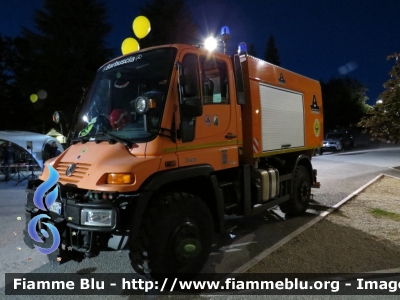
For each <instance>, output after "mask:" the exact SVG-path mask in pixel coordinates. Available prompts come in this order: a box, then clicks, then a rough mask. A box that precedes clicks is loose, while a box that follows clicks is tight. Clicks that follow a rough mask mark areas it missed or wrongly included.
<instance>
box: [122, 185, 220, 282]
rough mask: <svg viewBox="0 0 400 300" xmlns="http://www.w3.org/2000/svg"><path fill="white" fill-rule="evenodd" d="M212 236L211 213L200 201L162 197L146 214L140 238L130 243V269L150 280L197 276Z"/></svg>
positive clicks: (178, 196)
mask: <svg viewBox="0 0 400 300" xmlns="http://www.w3.org/2000/svg"><path fill="white" fill-rule="evenodd" d="M213 233H214V231H213V220H212V216H211V213H210V211H209V209H208V207H207V206H206V205H205V204H204V202H202V201H201V200H200V199H199V198H197V197H195V196H193V195H190V194H186V193H173V194H170V195H167V196H162V197H161V198H160V199H159V201H157V203H156V204H155V206H154V207H152V208H150V209H149V210H148V211H147V213H146V214H145V216H144V220H143V223H142V226H141V229H140V234H139V237H138V238H137V239H136V240H135V241H133V242H132V243H131V247H130V254H129V257H130V259H131V264H132V267H133V268H134V269H135V271H136V272H138V273H139V274H142V275H146V276H147V277H150V278H158V277H162V276H163V273H174V274H175V275H177V276H180V275H181V276H190V274H195V273H199V272H200V271H201V269H202V268H203V266H204V264H205V263H206V261H207V259H208V255H209V253H210V251H211V243H212V237H213Z"/></svg>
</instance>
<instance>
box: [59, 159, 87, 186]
mask: <svg viewBox="0 0 400 300" xmlns="http://www.w3.org/2000/svg"><path fill="white" fill-rule="evenodd" d="M71 164H72V163H71V162H60V163H59V164H58V166H57V168H56V170H57V172H58V175H59V176H60V177H59V179H60V180H61V181H68V182H79V181H80V180H81V179H82V178H83V177H84V176H85V174H86V172H87V171H88V170H89V168H90V166H91V165H90V164H84V163H77V164H76V167H75V170H74V172H73V173H72V174H71V175H70V176H67V175H66V174H65V172H66V171H67V169H68V166H70V165H71Z"/></svg>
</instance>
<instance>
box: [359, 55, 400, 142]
mask: <svg viewBox="0 0 400 300" xmlns="http://www.w3.org/2000/svg"><path fill="white" fill-rule="evenodd" d="M399 57H400V54H399V53H394V54H392V55H389V56H388V57H387V59H388V60H390V59H395V63H394V66H393V67H392V70H391V71H390V72H389V75H390V79H389V80H388V81H387V82H386V83H385V84H384V85H383V86H384V87H385V91H384V92H383V93H382V94H381V95H380V100H381V101H378V103H377V104H376V105H374V106H373V108H372V109H371V110H370V111H369V112H368V115H367V116H365V117H364V118H363V119H362V120H361V122H360V123H359V124H358V125H359V126H360V127H363V128H364V131H366V132H368V133H370V134H371V136H372V138H373V139H374V140H380V141H383V142H387V141H389V142H392V143H398V142H399V141H400V59H399Z"/></svg>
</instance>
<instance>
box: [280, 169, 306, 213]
mask: <svg viewBox="0 0 400 300" xmlns="http://www.w3.org/2000/svg"><path fill="white" fill-rule="evenodd" d="M310 197H311V179H310V174H309V172H308V170H307V168H306V167H305V166H302V165H299V166H297V167H296V170H295V173H294V177H293V195H292V197H291V198H290V200H288V201H286V202H284V203H282V204H281V205H279V208H280V209H281V211H282V212H284V213H285V214H287V215H288V216H298V215H300V214H303V213H304V212H305V211H306V210H307V207H308V203H309V202H310Z"/></svg>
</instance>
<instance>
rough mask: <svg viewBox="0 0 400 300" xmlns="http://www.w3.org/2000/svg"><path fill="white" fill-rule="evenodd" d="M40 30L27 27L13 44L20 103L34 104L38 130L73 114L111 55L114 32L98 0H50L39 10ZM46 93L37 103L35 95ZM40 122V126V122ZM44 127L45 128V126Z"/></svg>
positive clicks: (47, 127) (36, 20)
mask: <svg viewBox="0 0 400 300" xmlns="http://www.w3.org/2000/svg"><path fill="white" fill-rule="evenodd" d="M34 21H35V27H36V31H35V32H34V31H31V30H29V29H27V28H24V29H23V36H22V38H20V39H17V40H16V41H15V43H14V46H15V52H16V53H17V57H18V61H15V62H14V70H13V71H14V73H15V79H16V85H17V87H18V88H19V90H20V95H21V100H20V101H21V103H20V105H21V106H32V108H33V113H32V114H31V117H30V122H31V123H32V124H35V125H36V131H43V130H48V129H49V127H52V126H54V125H53V123H52V122H51V115H52V113H53V112H54V111H55V110H63V111H65V112H66V114H67V115H72V114H73V113H74V111H75V108H76V106H77V105H78V104H79V101H80V98H81V94H82V87H87V86H88V85H89V84H90V82H91V80H92V79H93V77H94V74H95V72H96V70H97V69H98V68H99V66H100V65H101V64H103V63H104V62H106V61H107V60H108V59H109V58H110V57H111V55H112V51H111V50H110V49H107V48H106V46H105V42H104V39H105V37H106V36H107V34H108V33H109V32H110V31H111V26H110V25H109V24H107V23H106V6H105V4H104V3H102V2H99V1H97V0H85V1H58V0H45V1H44V6H43V9H42V10H37V11H35V14H34ZM39 90H42V91H45V93H42V95H45V97H41V98H42V99H40V98H39V100H37V101H36V102H35V103H33V104H32V103H31V102H30V100H29V97H30V95H31V94H35V93H38V91H39ZM39 125H40V126H39ZM43 125H44V126H43Z"/></svg>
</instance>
